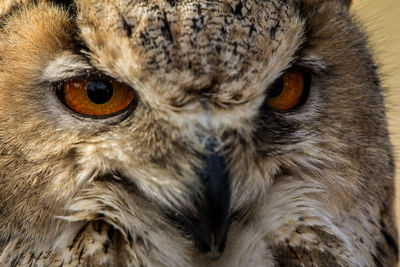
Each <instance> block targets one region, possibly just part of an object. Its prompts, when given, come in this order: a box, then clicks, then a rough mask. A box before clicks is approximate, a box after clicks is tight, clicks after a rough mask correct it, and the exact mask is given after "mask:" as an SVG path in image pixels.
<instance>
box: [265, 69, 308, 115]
mask: <svg viewBox="0 0 400 267" xmlns="http://www.w3.org/2000/svg"><path fill="white" fill-rule="evenodd" d="M306 83H307V81H306V77H305V74H304V73H303V72H302V71H299V70H290V71H288V72H286V73H285V74H283V75H282V76H281V77H280V78H279V79H278V80H276V81H275V82H274V83H273V84H272V85H271V86H270V88H269V91H268V96H267V99H266V103H267V105H268V107H270V108H272V109H276V110H289V109H292V108H295V107H297V106H298V105H299V104H300V102H301V100H302V99H303V95H304V94H305V92H306Z"/></svg>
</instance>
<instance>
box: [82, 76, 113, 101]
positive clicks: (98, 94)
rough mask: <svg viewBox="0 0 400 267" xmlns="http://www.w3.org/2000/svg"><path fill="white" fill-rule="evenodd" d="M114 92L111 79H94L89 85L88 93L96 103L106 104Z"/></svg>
mask: <svg viewBox="0 0 400 267" xmlns="http://www.w3.org/2000/svg"><path fill="white" fill-rule="evenodd" d="M113 94H114V89H113V85H112V84H111V82H110V81H106V80H94V81H91V82H90V83H89V84H88V86H87V95H88V97H89V99H90V101H92V102H93V103H95V104H105V103H107V102H108V101H110V99H111V98H112V96H113Z"/></svg>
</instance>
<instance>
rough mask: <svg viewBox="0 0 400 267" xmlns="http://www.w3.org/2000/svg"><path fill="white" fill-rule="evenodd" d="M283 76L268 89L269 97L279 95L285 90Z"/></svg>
mask: <svg viewBox="0 0 400 267" xmlns="http://www.w3.org/2000/svg"><path fill="white" fill-rule="evenodd" d="M283 86H284V84H283V77H280V78H278V79H277V80H276V81H275V82H274V83H273V84H272V85H271V86H270V87H269V90H268V97H271V98H273V97H277V96H279V95H280V94H281V93H282V90H283Z"/></svg>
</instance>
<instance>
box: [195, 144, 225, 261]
mask: <svg viewBox="0 0 400 267" xmlns="http://www.w3.org/2000/svg"><path fill="white" fill-rule="evenodd" d="M206 146H207V150H208V153H207V155H206V157H205V163H206V164H205V167H204V168H203V169H202V170H199V175H200V177H201V179H202V181H203V184H204V195H203V196H204V197H203V199H202V200H201V201H199V203H197V211H198V214H197V215H198V216H196V217H197V218H194V219H193V220H192V223H191V224H192V227H190V228H192V229H191V232H192V234H193V237H194V239H195V241H196V244H197V247H198V249H199V250H200V251H201V252H203V253H205V255H206V256H208V257H209V258H210V259H213V260H215V259H217V258H219V257H220V256H221V255H222V253H223V251H224V249H225V243H226V237H227V234H228V229H229V225H230V221H229V214H228V211H229V205H230V184H229V173H228V170H227V167H226V163H225V161H224V158H223V157H222V156H221V155H220V154H219V153H218V152H217V151H216V144H215V141H214V140H212V139H209V141H208V143H207V145H206Z"/></svg>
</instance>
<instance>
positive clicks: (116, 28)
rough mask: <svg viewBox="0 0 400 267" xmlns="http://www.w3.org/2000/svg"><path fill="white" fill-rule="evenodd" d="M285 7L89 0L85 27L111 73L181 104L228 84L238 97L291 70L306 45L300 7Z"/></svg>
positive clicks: (223, 1)
mask: <svg viewBox="0 0 400 267" xmlns="http://www.w3.org/2000/svg"><path fill="white" fill-rule="evenodd" d="M284 2H285V1H277V0H271V1H256V0H251V1H227V0H214V1H189V0H187V1H155V0H154V1H137V0H135V1H91V0H81V1H78V25H79V27H80V30H81V32H82V38H83V39H84V40H85V42H86V43H87V45H88V47H89V49H90V51H91V59H92V61H93V64H94V65H95V66H96V67H98V68H100V69H102V70H104V71H105V72H107V73H108V74H111V75H113V76H117V78H120V79H121V80H124V81H128V82H129V83H133V84H135V85H137V87H141V88H144V87H146V88H147V91H161V92H162V91H167V92H168V97H169V98H170V99H174V100H173V101H175V102H182V101H183V102H184V100H179V98H184V96H182V93H185V94H186V93H189V94H192V93H196V92H210V91H212V92H214V93H215V92H216V91H218V88H219V87H222V88H223V87H224V86H225V87H226V86H229V87H230V89H229V90H230V92H229V95H230V97H233V98H235V99H236V100H237V99H238V98H240V97H239V94H238V93H237V92H236V91H238V90H242V89H243V88H244V87H246V88H251V87H252V84H254V83H258V85H257V86H255V87H257V88H259V87H260V83H261V84H262V83H265V80H266V78H267V76H268V74H271V75H272V76H276V73H278V72H279V71H281V70H282V68H285V67H287V65H288V64H290V61H291V60H292V57H293V54H294V52H295V50H296V49H297V48H298V46H299V43H300V42H301V38H302V32H303V29H302V24H301V23H299V18H298V16H297V10H295V9H293V7H289V5H287V4H284ZM110 14H113V15H112V16H111V15H110ZM232 84H235V86H233V87H232ZM236 87H237V89H235V88H236ZM261 87H262V86H261ZM222 91H224V90H222ZM174 93H176V95H175V96H174ZM222 94H224V95H225V96H226V94H227V92H225V91H224V92H222ZM254 94H255V92H249V93H248V95H249V96H250V95H254ZM178 95H179V96H178ZM245 95H246V94H241V97H243V96H245ZM225 100H226V101H229V99H225ZM179 104H182V103H177V105H179Z"/></svg>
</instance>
